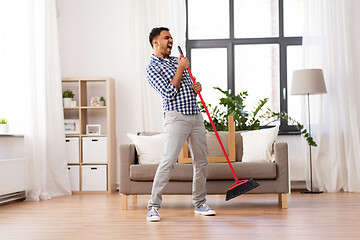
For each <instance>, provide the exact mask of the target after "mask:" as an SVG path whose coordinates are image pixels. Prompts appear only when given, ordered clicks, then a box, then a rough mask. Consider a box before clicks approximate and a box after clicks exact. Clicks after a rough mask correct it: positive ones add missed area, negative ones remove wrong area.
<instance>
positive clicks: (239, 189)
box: [178, 46, 259, 201]
mask: <svg viewBox="0 0 360 240" xmlns="http://www.w3.org/2000/svg"><path fill="white" fill-rule="evenodd" d="M178 49H179V52H180V56H181V57H184V54H183V52H182V50H181V48H180V46H178ZM187 71H188V72H189V75H190V77H191V80H192V81H193V83H195V79H194V77H193V75H192V74H191V71H190V68H188V69H187ZM197 94H198V95H199V98H200V100H201V103H202V105H203V106H204V109H205V112H206V115H207V116H208V118H209V121H210V123H211V126H212V128H213V129H214V132H215V135H216V138H217V140H218V142H219V144H220V147H221V149H222V151H223V152H224V155H225V158H226V161H227V163H228V164H229V167H230V170H231V172H232V174H233V176H234V179H235V183H234V184H233V185H232V186H231V187H230V188H229V189H228V190H227V191H226V201H228V200H230V199H232V198H235V197H237V196H239V195H241V194H244V193H246V192H248V191H250V190H252V189H254V188H256V187H257V186H259V184H258V183H257V182H255V181H254V180H253V179H244V180H239V179H238V178H237V177H236V174H235V171H234V169H233V167H232V165H231V163H230V159H229V157H228V155H227V154H226V151H225V148H224V145H223V144H222V142H221V140H220V137H219V134H218V132H217V130H216V128H215V125H214V123H213V121H212V119H211V117H210V113H209V111H208V109H207V107H206V105H205V102H204V100H203V98H202V96H201V94H200V92H198V93H197Z"/></svg>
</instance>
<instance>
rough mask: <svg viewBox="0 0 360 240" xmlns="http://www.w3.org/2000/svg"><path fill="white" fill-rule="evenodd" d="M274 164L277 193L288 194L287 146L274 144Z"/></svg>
mask: <svg viewBox="0 0 360 240" xmlns="http://www.w3.org/2000/svg"><path fill="white" fill-rule="evenodd" d="M274 152H275V163H276V165H277V173H276V174H277V178H276V181H279V189H278V190H279V192H283V193H288V192H289V189H290V188H289V185H290V183H289V160H288V144H287V143H285V142H275V144H274Z"/></svg>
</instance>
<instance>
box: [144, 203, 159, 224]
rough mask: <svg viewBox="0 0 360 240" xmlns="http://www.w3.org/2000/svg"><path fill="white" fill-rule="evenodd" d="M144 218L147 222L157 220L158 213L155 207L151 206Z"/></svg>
mask: <svg viewBox="0 0 360 240" xmlns="http://www.w3.org/2000/svg"><path fill="white" fill-rule="evenodd" d="M146 219H147V220H148V221H149V222H159V221H160V215H159V212H158V209H157V208H156V207H152V208H151V209H149V211H148V214H147V216H146Z"/></svg>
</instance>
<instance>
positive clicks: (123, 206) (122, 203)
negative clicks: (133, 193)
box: [121, 194, 128, 210]
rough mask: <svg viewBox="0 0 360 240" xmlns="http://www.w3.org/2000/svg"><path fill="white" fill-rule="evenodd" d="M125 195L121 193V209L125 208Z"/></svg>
mask: <svg viewBox="0 0 360 240" xmlns="http://www.w3.org/2000/svg"><path fill="white" fill-rule="evenodd" d="M127 196H128V195H125V194H121V208H122V210H127Z"/></svg>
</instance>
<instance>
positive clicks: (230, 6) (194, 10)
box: [186, 0, 303, 134]
mask: <svg viewBox="0 0 360 240" xmlns="http://www.w3.org/2000/svg"><path fill="white" fill-rule="evenodd" d="M186 6H187V28H186V29H187V32H186V36H187V37H186V47H187V57H188V58H189V59H190V62H191V68H192V72H193V74H194V75H195V76H196V77H197V78H198V79H199V81H201V82H202V83H203V84H202V86H203V94H202V95H203V96H204V99H205V101H206V102H208V103H211V104H212V105H214V104H218V102H219V101H218V99H219V97H220V96H221V94H220V93H219V92H217V91H216V90H214V89H213V87H215V86H216V87H220V88H222V89H228V90H229V91H232V92H234V93H235V94H237V93H239V92H241V91H248V93H249V96H248V98H247V104H246V105H247V106H248V107H250V108H251V107H252V106H254V104H255V102H257V101H258V100H260V99H263V98H266V97H267V98H269V102H268V104H267V107H269V108H270V109H272V110H274V111H283V112H286V113H289V115H290V116H292V117H293V118H294V119H296V120H297V121H299V120H300V119H301V114H300V113H301V98H300V97H299V96H291V95H290V92H289V91H288V90H290V87H291V77H292V72H293V70H295V69H299V68H301V53H302V50H301V45H302V22H303V12H302V9H303V7H302V6H303V0H228V1H224V0H187V1H186ZM259 86H261V87H259ZM296 131H297V130H296V127H295V126H292V125H289V124H288V123H287V122H281V125H280V132H281V133H284V134H285V133H293V132H296Z"/></svg>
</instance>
